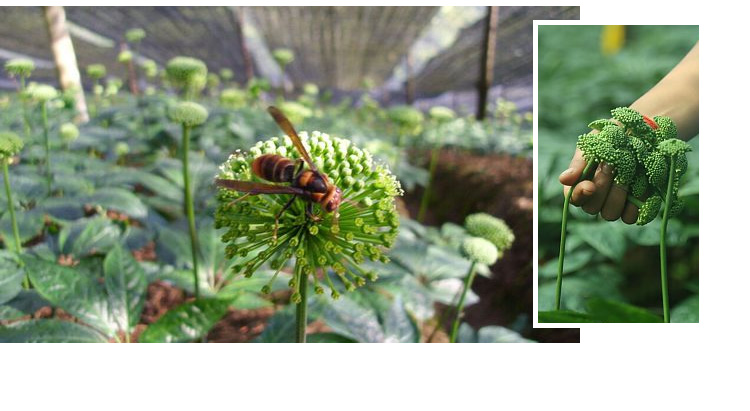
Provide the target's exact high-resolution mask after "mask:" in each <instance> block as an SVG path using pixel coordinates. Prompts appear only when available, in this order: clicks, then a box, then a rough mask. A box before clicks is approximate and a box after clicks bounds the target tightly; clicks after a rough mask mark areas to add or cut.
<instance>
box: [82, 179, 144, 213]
mask: <svg viewBox="0 0 750 411" xmlns="http://www.w3.org/2000/svg"><path fill="white" fill-rule="evenodd" d="M85 201H86V203H88V204H95V205H99V206H101V207H102V208H104V209H107V210H115V211H119V212H121V213H123V214H126V215H128V216H130V217H133V218H138V219H141V218H145V217H146V215H147V214H148V207H146V205H145V204H143V202H142V201H141V199H140V198H138V197H137V196H136V195H135V194H133V193H132V192H130V191H128V190H125V189H122V188H115V187H105V188H101V189H99V190H97V191H96V192H95V193H94V194H93V195H91V196H89V197H88V198H86V199H85Z"/></svg>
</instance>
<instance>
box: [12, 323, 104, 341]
mask: <svg viewBox="0 0 750 411" xmlns="http://www.w3.org/2000/svg"><path fill="white" fill-rule="evenodd" d="M102 342H107V338H106V337H104V336H103V335H102V334H100V333H98V332H97V331H96V330H94V329H93V328H90V327H86V326H84V325H81V324H76V323H71V322H68V321H61V320H30V321H22V322H17V323H14V324H11V325H9V326H7V327H1V326H0V343H102Z"/></svg>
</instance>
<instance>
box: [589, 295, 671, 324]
mask: <svg viewBox="0 0 750 411" xmlns="http://www.w3.org/2000/svg"><path fill="white" fill-rule="evenodd" d="M587 311H588V313H589V314H590V315H591V316H593V317H594V318H595V319H596V321H597V322H602V323H660V322H662V321H663V318H661V317H659V316H657V315H655V314H653V313H652V312H650V311H648V310H646V309H644V308H640V307H636V306H633V305H629V304H625V303H621V302H616V301H609V300H603V299H600V298H594V299H592V300H590V301H589V303H588V310H587Z"/></svg>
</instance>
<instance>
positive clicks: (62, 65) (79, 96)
mask: <svg viewBox="0 0 750 411" xmlns="http://www.w3.org/2000/svg"><path fill="white" fill-rule="evenodd" d="M42 11H43V12H44V18H45V20H46V21H47V33H48V34H49V41H50V48H51V49H52V55H53V56H54V58H55V66H57V76H58V79H59V80H60V86H61V87H62V89H63V90H75V105H76V111H77V112H78V114H77V115H76V118H75V121H76V122H77V123H86V122H88V121H89V112H88V109H87V108H86V96H85V95H84V94H83V87H82V86H81V73H79V72H78V62H77V61H76V52H75V49H74V48H73V41H72V40H71V39H70V33H69V32H68V27H67V26H66V25H65V9H64V8H63V7H62V6H44V7H42Z"/></svg>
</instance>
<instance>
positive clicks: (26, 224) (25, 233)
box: [0, 209, 44, 243]
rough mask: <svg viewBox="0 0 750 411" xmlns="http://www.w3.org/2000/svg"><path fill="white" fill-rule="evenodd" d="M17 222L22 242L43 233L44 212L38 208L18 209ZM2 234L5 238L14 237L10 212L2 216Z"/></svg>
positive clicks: (0, 226)
mask: <svg viewBox="0 0 750 411" xmlns="http://www.w3.org/2000/svg"><path fill="white" fill-rule="evenodd" d="M16 223H18V236H19V237H20V239H21V243H25V242H27V241H29V240H31V239H32V238H34V237H36V236H38V235H39V234H41V232H42V229H43V228H44V214H42V212H41V211H39V210H37V209H33V210H28V211H16ZM0 235H2V237H3V238H4V239H9V240H10V239H13V224H12V223H11V221H10V213H5V214H4V215H3V216H2V218H0ZM11 241H15V240H11Z"/></svg>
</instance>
